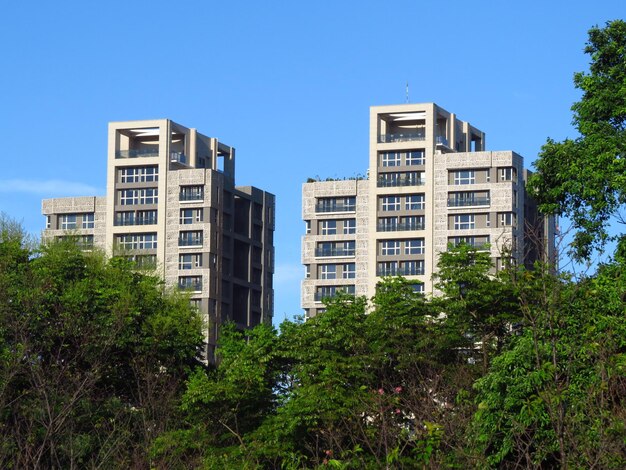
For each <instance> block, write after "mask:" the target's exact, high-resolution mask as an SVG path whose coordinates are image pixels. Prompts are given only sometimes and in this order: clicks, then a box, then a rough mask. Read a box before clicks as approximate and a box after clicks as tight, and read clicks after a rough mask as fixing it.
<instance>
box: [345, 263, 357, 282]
mask: <svg viewBox="0 0 626 470" xmlns="http://www.w3.org/2000/svg"><path fill="white" fill-rule="evenodd" d="M342 277H343V278H344V279H354V278H355V277H356V264H355V263H348V264H344V265H343V276H342Z"/></svg>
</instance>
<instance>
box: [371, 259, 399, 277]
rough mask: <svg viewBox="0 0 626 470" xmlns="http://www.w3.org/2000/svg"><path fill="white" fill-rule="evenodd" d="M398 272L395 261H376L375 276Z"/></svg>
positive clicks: (391, 274)
mask: <svg viewBox="0 0 626 470" xmlns="http://www.w3.org/2000/svg"><path fill="white" fill-rule="evenodd" d="M397 274H398V262H397V261H385V262H382V263H378V269H377V270H376V275H377V276H395V275H397Z"/></svg>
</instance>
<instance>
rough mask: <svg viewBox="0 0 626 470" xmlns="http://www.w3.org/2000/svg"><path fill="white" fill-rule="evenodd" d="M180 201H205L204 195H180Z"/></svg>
mask: <svg viewBox="0 0 626 470" xmlns="http://www.w3.org/2000/svg"><path fill="white" fill-rule="evenodd" d="M178 200H179V201H204V194H203V193H179V195H178Z"/></svg>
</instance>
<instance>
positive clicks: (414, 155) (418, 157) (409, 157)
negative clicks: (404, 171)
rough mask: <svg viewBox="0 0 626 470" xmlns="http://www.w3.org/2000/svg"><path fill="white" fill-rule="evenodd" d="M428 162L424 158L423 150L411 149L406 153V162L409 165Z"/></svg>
mask: <svg viewBox="0 0 626 470" xmlns="http://www.w3.org/2000/svg"><path fill="white" fill-rule="evenodd" d="M425 163H426V159H425V158H424V151H423V150H411V151H409V152H407V153H406V164H407V165H409V166H413V165H424V164H425Z"/></svg>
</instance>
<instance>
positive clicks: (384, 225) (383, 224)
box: [378, 217, 398, 232]
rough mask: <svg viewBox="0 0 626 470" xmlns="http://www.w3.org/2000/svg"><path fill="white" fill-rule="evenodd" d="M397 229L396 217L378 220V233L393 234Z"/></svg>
mask: <svg viewBox="0 0 626 470" xmlns="http://www.w3.org/2000/svg"><path fill="white" fill-rule="evenodd" d="M397 228H398V218H397V217H380V218H379V219H378V231H379V232H394V231H396V230H397Z"/></svg>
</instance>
